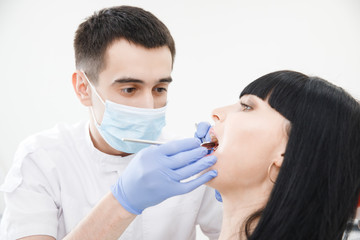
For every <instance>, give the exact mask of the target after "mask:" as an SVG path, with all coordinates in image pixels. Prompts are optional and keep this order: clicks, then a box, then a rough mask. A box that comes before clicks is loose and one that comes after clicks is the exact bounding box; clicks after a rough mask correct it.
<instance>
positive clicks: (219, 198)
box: [215, 189, 222, 202]
mask: <svg viewBox="0 0 360 240" xmlns="http://www.w3.org/2000/svg"><path fill="white" fill-rule="evenodd" d="M215 198H216V200H218V201H219V202H222V197H221V194H220V193H219V191H218V190H216V189H215Z"/></svg>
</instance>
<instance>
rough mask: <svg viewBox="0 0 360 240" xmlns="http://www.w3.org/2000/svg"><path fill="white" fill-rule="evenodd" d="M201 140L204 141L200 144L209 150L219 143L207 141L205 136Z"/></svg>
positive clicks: (196, 125)
mask: <svg viewBox="0 0 360 240" xmlns="http://www.w3.org/2000/svg"><path fill="white" fill-rule="evenodd" d="M197 127H198V124H197V123H195V128H196V129H197ZM201 142H202V143H201V144H200V146H202V147H204V148H207V149H208V150H213V149H214V147H216V146H217V143H215V142H206V139H205V137H203V138H201Z"/></svg>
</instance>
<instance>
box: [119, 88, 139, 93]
mask: <svg viewBox="0 0 360 240" xmlns="http://www.w3.org/2000/svg"><path fill="white" fill-rule="evenodd" d="M135 91H136V88H123V89H121V92H122V93H126V94H131V93H134V92H135Z"/></svg>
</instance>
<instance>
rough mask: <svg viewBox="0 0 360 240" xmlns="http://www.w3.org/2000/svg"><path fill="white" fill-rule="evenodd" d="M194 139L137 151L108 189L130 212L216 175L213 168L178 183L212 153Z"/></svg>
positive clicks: (207, 164) (212, 158)
mask: <svg viewBox="0 0 360 240" xmlns="http://www.w3.org/2000/svg"><path fill="white" fill-rule="evenodd" d="M200 143H201V142H200V140H199V139H197V138H189V139H182V140H177V141H171V142H168V143H165V144H163V145H159V146H151V147H148V148H145V149H143V150H142V151H140V152H139V153H138V154H137V155H136V156H135V157H134V158H133V159H132V160H131V162H130V163H129V165H128V166H127V168H126V169H125V171H124V172H123V174H122V176H121V177H120V178H119V179H118V181H117V183H116V184H115V185H113V187H112V189H111V192H112V194H113V195H114V196H115V198H116V199H117V200H118V201H119V203H120V204H121V205H122V206H123V207H124V208H125V209H126V210H127V211H129V212H131V213H133V214H141V213H142V211H143V210H144V209H145V208H147V207H150V206H154V205H156V204H159V203H161V202H162V201H164V200H165V199H167V198H170V197H173V196H176V195H181V194H184V193H188V192H191V191H192V190H194V189H196V188H197V187H199V186H201V185H203V184H204V183H206V182H208V181H209V180H211V179H212V178H214V177H216V176H217V172H216V171H215V170H211V171H208V172H206V173H204V174H202V175H201V176H198V177H197V178H195V179H192V180H190V181H187V182H181V181H182V180H185V179H187V178H189V177H191V176H194V175H195V174H197V173H200V172H201V171H203V170H205V169H207V168H209V167H210V166H212V165H213V164H214V163H215V162H216V160H217V159H216V157H215V156H206V155H207V149H206V148H204V147H200Z"/></svg>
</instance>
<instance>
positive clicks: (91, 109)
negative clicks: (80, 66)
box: [80, 70, 106, 127]
mask: <svg viewBox="0 0 360 240" xmlns="http://www.w3.org/2000/svg"><path fill="white" fill-rule="evenodd" d="M80 72H82V74H84V77H85V79H86V81H87V82H88V83H89V85H90V87H91V89H92V90H93V91H94V92H95V95H96V96H97V97H98V98H99V100H100V101H101V102H102V104H104V106H106V105H105V102H104V100H103V99H102V98H101V97H100V95H99V93H98V92H97V91H96V89H95V87H94V85H92V83H91V82H90V81H89V79H88V77H87V76H86V74H85V72H84V71H83V70H80ZM90 112H91V115H92V117H93V119H94V122H95V124H96V125H98V127H99V126H100V125H99V123H98V122H97V120H96V117H95V113H94V110H93V107H92V106H91V107H90Z"/></svg>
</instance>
